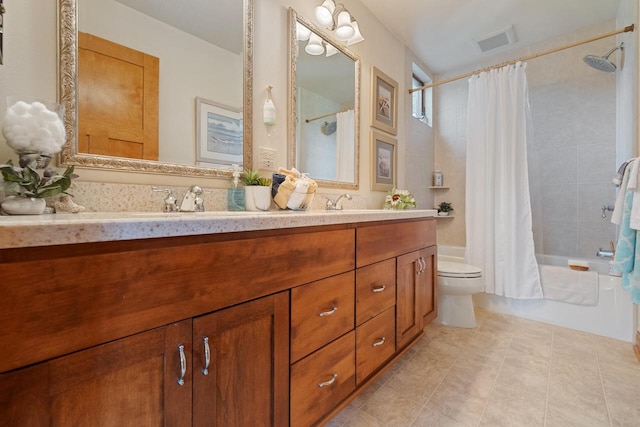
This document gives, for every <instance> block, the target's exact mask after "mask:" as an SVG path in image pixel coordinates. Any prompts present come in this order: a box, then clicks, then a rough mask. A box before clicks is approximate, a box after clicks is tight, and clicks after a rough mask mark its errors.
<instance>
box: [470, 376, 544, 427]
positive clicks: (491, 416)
mask: <svg viewBox="0 0 640 427" xmlns="http://www.w3.org/2000/svg"><path fill="white" fill-rule="evenodd" d="M545 401H546V392H545V393H538V392H536V391H535V390H530V389H527V388H523V387H520V386H517V385H514V386H512V387H504V388H498V389H496V390H495V391H494V392H493V393H492V394H491V397H490V398H489V400H488V402H487V406H486V408H485V410H484V413H483V414H482V419H481V420H480V426H487V427H493V426H496V427H497V426H500V427H502V426H504V427H516V426H544V416H545Z"/></svg>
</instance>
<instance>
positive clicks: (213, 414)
mask: <svg viewBox="0 0 640 427" xmlns="http://www.w3.org/2000/svg"><path fill="white" fill-rule="evenodd" d="M205 338H206V340H207V342H208V350H205ZM193 340H194V344H193V346H194V351H193V360H194V387H193V395H194V399H193V425H194V426H225V427H232V426H286V425H288V424H289V415H288V411H289V398H288V395H289V292H288V291H287V292H281V293H279V294H276V295H271V296H268V297H264V298H260V299H257V300H254V301H250V302H247V303H243V304H240V305H237V306H235V307H231V308H228V309H224V310H220V311H218V312H215V313H212V314H209V315H206V316H202V317H199V318H196V319H194V320H193ZM207 354H208V355H209V356H208V357H207ZM207 360H208V361H209V363H208V364H207ZM207 366H208V368H207ZM205 368H207V370H206V371H205Z"/></svg>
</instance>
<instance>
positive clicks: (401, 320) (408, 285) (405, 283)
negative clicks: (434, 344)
mask: <svg viewBox="0 0 640 427" xmlns="http://www.w3.org/2000/svg"><path fill="white" fill-rule="evenodd" d="M419 258H420V252H418V251H416V252H410V253H408V254H405V255H402V256H399V257H398V258H397V262H396V346H397V348H398V349H401V348H402V347H404V346H405V345H407V344H408V343H409V342H410V341H411V340H412V339H413V338H414V337H415V336H416V335H418V334H419V333H420V330H422V315H421V313H420V306H419V298H420V295H419V294H418V283H419V282H418V271H420V269H421V265H420V262H419V261H418V259H419Z"/></svg>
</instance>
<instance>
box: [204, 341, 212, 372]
mask: <svg viewBox="0 0 640 427" xmlns="http://www.w3.org/2000/svg"><path fill="white" fill-rule="evenodd" d="M202 341H203V343H204V368H202V375H209V363H211V350H209V338H208V337H202Z"/></svg>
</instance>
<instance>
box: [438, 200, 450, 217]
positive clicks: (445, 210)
mask: <svg viewBox="0 0 640 427" xmlns="http://www.w3.org/2000/svg"><path fill="white" fill-rule="evenodd" d="M452 210H453V207H452V206H451V203H449V202H440V204H439V205H438V215H440V216H447V215H449V212H451V211H452Z"/></svg>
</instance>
